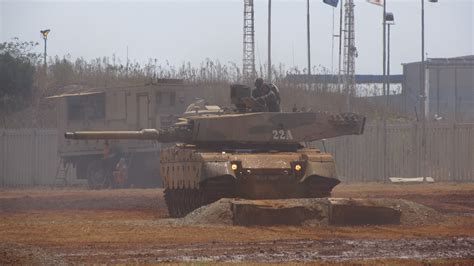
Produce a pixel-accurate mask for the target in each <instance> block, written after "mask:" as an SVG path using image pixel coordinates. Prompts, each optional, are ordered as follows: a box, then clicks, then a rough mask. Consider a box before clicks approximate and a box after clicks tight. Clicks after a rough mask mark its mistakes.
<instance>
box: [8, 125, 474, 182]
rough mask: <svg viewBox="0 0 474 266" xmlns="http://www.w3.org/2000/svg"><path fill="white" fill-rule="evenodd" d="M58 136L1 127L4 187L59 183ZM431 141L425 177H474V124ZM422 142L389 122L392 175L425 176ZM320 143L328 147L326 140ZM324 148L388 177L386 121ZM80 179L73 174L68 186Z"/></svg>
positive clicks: (438, 128) (353, 169)
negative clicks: (385, 143) (384, 173)
mask: <svg viewBox="0 0 474 266" xmlns="http://www.w3.org/2000/svg"><path fill="white" fill-rule="evenodd" d="M57 137H58V135H57V131H56V130H55V129H38V130H37V129H23V130H1V129H0V182H1V183H0V185H1V186H21V185H28V186H34V185H43V186H44V185H54V184H55V183H56V180H55V175H56V170H57V167H58V164H59V162H60V160H59V158H58V156H57ZM426 139H427V146H426V160H425V165H426V176H431V177H433V178H435V180H437V181H474V124H432V125H427V128H426ZM421 140H422V134H421V127H420V125H418V124H403V125H390V126H388V128H387V157H386V158H385V162H386V165H387V172H388V174H389V176H393V177H415V176H421V175H422V169H423V167H422V166H423V154H422V152H421V151H422V146H421V145H422V141H421ZM315 144H317V146H319V147H320V148H321V149H323V147H322V145H321V144H322V143H321V142H315ZM325 146H326V149H327V151H328V152H330V153H332V154H333V156H334V157H335V159H336V163H337V168H338V172H339V175H340V176H343V177H345V180H346V181H384V180H383V168H382V165H383V161H384V158H383V156H382V155H383V126H382V125H381V124H380V125H370V126H367V127H366V130H365V133H364V135H361V136H345V137H339V138H335V139H331V140H328V141H326V142H325ZM73 172H74V171H71V173H73ZM77 183H78V181H77V180H74V176H73V175H70V176H69V179H68V184H77ZM79 183H80V182H79Z"/></svg>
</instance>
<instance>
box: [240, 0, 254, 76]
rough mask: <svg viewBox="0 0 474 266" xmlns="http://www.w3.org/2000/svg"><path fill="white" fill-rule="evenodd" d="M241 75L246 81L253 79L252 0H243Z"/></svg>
mask: <svg viewBox="0 0 474 266" xmlns="http://www.w3.org/2000/svg"><path fill="white" fill-rule="evenodd" d="M243 49H244V51H243V57H244V58H243V67H242V76H243V79H244V80H246V81H249V80H253V79H255V76H256V72H255V28H254V8H253V0H244V39H243Z"/></svg>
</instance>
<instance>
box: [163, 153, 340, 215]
mask: <svg viewBox="0 0 474 266" xmlns="http://www.w3.org/2000/svg"><path fill="white" fill-rule="evenodd" d="M160 165H161V168H160V171H161V176H162V178H163V185H164V188H165V199H166V203H167V205H168V210H169V212H170V215H171V216H173V217H180V216H183V215H185V214H187V213H189V212H191V211H192V210H194V209H196V208H198V207H200V206H202V205H205V204H209V203H211V202H213V201H216V200H218V199H220V198H226V197H232V198H235V197H237V198H246V199H285V198H317V197H328V196H329V195H330V193H331V190H332V189H333V188H334V187H335V186H336V185H337V184H339V180H338V179H337V174H336V167H335V163H334V160H333V158H332V156H331V155H330V154H327V153H322V152H321V151H319V150H317V149H299V150H295V151H285V152H281V151H280V152H277V151H271V152H270V151H267V152H261V151H260V152H257V151H252V150H241V151H227V152H225V151H224V152H217V151H213V150H206V149H196V148H195V147H193V146H186V145H181V146H180V145H178V146H174V147H171V148H168V149H165V150H163V151H162V153H161V155H160Z"/></svg>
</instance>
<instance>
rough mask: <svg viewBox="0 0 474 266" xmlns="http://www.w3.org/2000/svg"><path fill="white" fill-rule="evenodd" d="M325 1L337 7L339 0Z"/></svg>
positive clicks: (324, 0)
mask: <svg viewBox="0 0 474 266" xmlns="http://www.w3.org/2000/svg"><path fill="white" fill-rule="evenodd" d="M323 2H324V3H326V4H328V5H330V6H333V7H337V4H338V2H339V0H323Z"/></svg>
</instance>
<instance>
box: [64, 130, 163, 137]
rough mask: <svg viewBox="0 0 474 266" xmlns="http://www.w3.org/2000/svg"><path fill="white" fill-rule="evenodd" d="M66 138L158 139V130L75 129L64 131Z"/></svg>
mask: <svg viewBox="0 0 474 266" xmlns="http://www.w3.org/2000/svg"><path fill="white" fill-rule="evenodd" d="M64 137H65V138H66V139H141V140H159V139H160V132H159V131H158V130H156V129H143V130H140V131H76V132H66V133H65V134H64Z"/></svg>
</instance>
